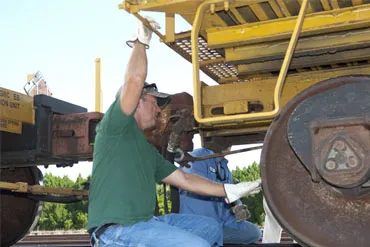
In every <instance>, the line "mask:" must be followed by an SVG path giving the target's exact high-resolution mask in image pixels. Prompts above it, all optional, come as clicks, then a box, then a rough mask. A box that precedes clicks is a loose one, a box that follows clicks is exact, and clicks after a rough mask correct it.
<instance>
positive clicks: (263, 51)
mask: <svg viewBox="0 0 370 247" xmlns="http://www.w3.org/2000/svg"><path fill="white" fill-rule="evenodd" d="M362 44H370V28H368V29H361V30H353V31H351V32H347V33H340V34H336V33H334V34H328V35H321V36H315V37H306V38H301V39H300V40H299V42H298V44H297V47H296V50H295V53H294V54H295V55H301V54H303V53H309V52H312V51H319V50H335V49H337V50H338V49H340V50H343V49H344V48H345V47H348V46H352V47H353V46H356V45H358V46H360V45H362ZM287 48H288V41H287V40H286V41H276V42H271V43H268V44H266V43H262V44H252V45H245V46H240V47H235V48H227V49H225V61H226V62H233V63H235V62H243V61H248V60H249V61H267V60H270V59H272V58H274V59H277V58H281V57H282V56H283V55H284V54H285V51H286V49H287Z"/></svg>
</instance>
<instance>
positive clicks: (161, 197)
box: [157, 184, 172, 215]
mask: <svg viewBox="0 0 370 247" xmlns="http://www.w3.org/2000/svg"><path fill="white" fill-rule="evenodd" d="M163 191H164V189H163V184H160V185H157V200H158V208H159V215H164V214H168V213H169V212H171V206H172V204H171V200H170V194H171V188H170V186H169V185H166V198H167V212H166V209H165V205H166V203H165V201H164V193H163Z"/></svg>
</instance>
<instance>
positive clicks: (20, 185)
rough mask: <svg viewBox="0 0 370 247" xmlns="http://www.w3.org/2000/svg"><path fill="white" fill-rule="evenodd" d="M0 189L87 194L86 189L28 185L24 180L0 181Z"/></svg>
mask: <svg viewBox="0 0 370 247" xmlns="http://www.w3.org/2000/svg"><path fill="white" fill-rule="evenodd" d="M0 189H4V190H10V191H13V192H21V193H30V194H54V195H70V196H88V194H89V191H88V190H75V189H72V188H51V187H44V186H40V185H28V184H27V183H24V182H17V183H9V182H2V181H0Z"/></svg>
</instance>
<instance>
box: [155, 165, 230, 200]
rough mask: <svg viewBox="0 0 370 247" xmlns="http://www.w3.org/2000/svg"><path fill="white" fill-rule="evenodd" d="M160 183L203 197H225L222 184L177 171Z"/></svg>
mask: <svg viewBox="0 0 370 247" xmlns="http://www.w3.org/2000/svg"><path fill="white" fill-rule="evenodd" d="M162 182H164V183H167V184H171V185H173V186H176V187H178V188H180V189H182V190H187V191H190V192H193V193H195V194H199V195H204V196H216V197H226V194H225V190H224V186H223V184H220V183H215V182H212V181H210V180H208V179H206V178H203V177H200V176H198V175H195V174H190V173H185V172H183V171H181V170H180V169H177V170H176V171H174V172H173V173H171V174H170V175H169V176H167V177H165V178H164V179H163V180H162Z"/></svg>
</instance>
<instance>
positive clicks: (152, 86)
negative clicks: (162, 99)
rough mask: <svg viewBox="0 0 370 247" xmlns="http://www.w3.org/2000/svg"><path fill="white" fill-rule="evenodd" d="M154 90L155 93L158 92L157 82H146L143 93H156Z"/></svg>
mask: <svg viewBox="0 0 370 247" xmlns="http://www.w3.org/2000/svg"><path fill="white" fill-rule="evenodd" d="M154 92H155V93H157V92H158V88H157V85H156V84H155V83H152V84H148V83H145V84H144V87H143V91H142V94H143V95H144V94H147V93H154Z"/></svg>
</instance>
